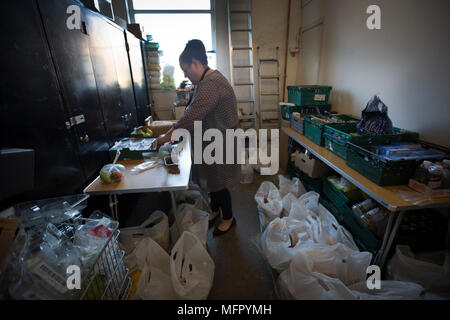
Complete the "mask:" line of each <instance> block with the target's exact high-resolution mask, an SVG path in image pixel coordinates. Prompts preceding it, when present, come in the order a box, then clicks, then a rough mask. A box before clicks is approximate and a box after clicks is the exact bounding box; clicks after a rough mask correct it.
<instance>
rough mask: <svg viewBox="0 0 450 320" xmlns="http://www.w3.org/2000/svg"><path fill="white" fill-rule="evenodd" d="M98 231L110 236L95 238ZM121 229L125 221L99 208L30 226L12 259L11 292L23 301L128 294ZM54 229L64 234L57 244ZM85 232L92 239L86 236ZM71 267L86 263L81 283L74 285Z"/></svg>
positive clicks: (116, 297)
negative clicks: (95, 210)
mask: <svg viewBox="0 0 450 320" xmlns="http://www.w3.org/2000/svg"><path fill="white" fill-rule="evenodd" d="M105 218H107V220H103V219H105ZM106 221H107V222H108V223H106ZM91 226H96V227H95V228H92V227H91ZM97 228H100V229H97ZM102 228H103V229H102ZM93 230H101V231H98V232H99V233H100V232H103V234H104V235H105V236H101V237H100V236H99V235H98V234H95V237H93V236H91V235H94V234H93V233H91V232H93ZM96 232H97V231H96ZM119 233H120V230H119V223H118V222H117V221H114V220H112V219H110V218H109V217H107V216H105V215H103V214H102V213H100V212H99V211H97V212H94V214H93V215H91V217H90V218H89V219H87V218H82V217H76V218H74V219H70V220H66V221H64V222H61V223H57V224H51V223H50V224H47V225H40V226H35V227H33V228H30V229H28V230H27V231H26V235H25V236H24V238H25V240H24V241H22V243H23V244H22V245H20V244H18V245H17V250H16V249H15V250H14V251H15V252H13V253H12V254H11V256H10V258H9V259H8V260H9V261H8V265H9V266H8V269H7V270H6V272H5V273H7V276H6V277H7V279H8V282H9V284H8V287H9V290H8V291H9V295H10V296H11V297H12V298H13V299H21V300H22V299H25V300H48V299H52V300H78V299H80V300H121V299H128V296H129V294H130V290H131V279H130V276H129V270H128V269H127V268H126V266H125V262H124V255H125V252H124V251H123V250H120V249H119V243H118V237H119ZM49 234H50V235H49ZM51 234H59V235H60V236H61V237H60V238H54V239H58V241H57V242H54V243H53V247H52V243H51V242H49V240H48V239H49V238H52V236H51ZM83 237H86V238H84V240H85V241H86V242H82V241H80V239H83ZM93 239H94V240H93ZM91 241H93V242H91ZM55 252H59V253H58V255H57V256H55V255H54V253H55ZM68 266H78V267H79V268H80V269H79V270H80V273H81V274H80V279H79V280H80V281H79V282H80V287H79V288H74V289H70V288H69V286H68V284H69V282H70V281H68V280H69V276H70V275H68V271H67V270H68V269H67V267H68Z"/></svg>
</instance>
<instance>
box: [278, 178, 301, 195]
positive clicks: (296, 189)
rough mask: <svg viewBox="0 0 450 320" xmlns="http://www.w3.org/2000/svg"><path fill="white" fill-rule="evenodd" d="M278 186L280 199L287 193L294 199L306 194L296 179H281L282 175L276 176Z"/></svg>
mask: <svg viewBox="0 0 450 320" xmlns="http://www.w3.org/2000/svg"><path fill="white" fill-rule="evenodd" d="M278 181H279V183H278V185H279V188H280V197H281V198H284V197H285V196H286V195H287V194H288V193H291V194H292V195H294V196H295V197H296V198H298V197H300V196H301V195H303V194H305V193H306V189H305V187H304V186H303V184H302V183H301V182H300V180H299V179H298V178H296V177H294V178H292V180H291V179H288V178H285V177H283V175H281V174H279V175H278Z"/></svg>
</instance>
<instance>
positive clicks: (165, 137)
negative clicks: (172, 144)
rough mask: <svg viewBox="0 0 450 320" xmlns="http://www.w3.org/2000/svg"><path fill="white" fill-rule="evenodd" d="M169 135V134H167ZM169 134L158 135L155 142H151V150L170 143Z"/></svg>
mask: <svg viewBox="0 0 450 320" xmlns="http://www.w3.org/2000/svg"><path fill="white" fill-rule="evenodd" d="M169 133H170V134H169ZM171 135H172V134H171V132H170V131H169V132H168V133H166V134H162V135H160V136H159V137H158V138H156V140H155V141H153V144H152V149H157V148H158V147H159V146H162V145H163V144H165V143H166V142H169V141H170V137H171Z"/></svg>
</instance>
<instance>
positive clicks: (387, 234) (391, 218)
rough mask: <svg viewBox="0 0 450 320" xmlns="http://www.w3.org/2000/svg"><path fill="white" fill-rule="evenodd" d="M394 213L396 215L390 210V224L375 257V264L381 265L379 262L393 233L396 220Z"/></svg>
mask: <svg viewBox="0 0 450 320" xmlns="http://www.w3.org/2000/svg"><path fill="white" fill-rule="evenodd" d="M394 215H395V213H394V212H390V213H389V220H388V224H387V226H386V230H384V236H383V242H382V244H381V247H380V249H379V250H378V253H377V256H376V258H375V264H377V265H379V262H380V260H381V256H382V255H383V253H384V250H385V248H386V243H387V240H388V238H389V235H390V234H391V229H392V223H393V222H394Z"/></svg>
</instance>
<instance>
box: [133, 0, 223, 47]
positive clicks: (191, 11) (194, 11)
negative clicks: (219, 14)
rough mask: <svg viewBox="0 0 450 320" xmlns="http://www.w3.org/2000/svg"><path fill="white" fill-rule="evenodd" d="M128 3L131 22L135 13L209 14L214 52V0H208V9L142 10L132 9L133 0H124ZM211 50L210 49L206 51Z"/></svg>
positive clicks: (134, 20) (134, 21)
mask: <svg viewBox="0 0 450 320" xmlns="http://www.w3.org/2000/svg"><path fill="white" fill-rule="evenodd" d="M126 2H127V5H128V14H129V16H130V21H131V23H136V19H135V15H136V14H146V13H147V14H190V13H191V14H199V13H200V14H202V13H204V14H210V15H211V33H212V34H211V42H212V48H211V50H212V52H216V1H215V0H210V3H211V6H210V10H144V9H134V7H133V0H126ZM208 52H211V51H208Z"/></svg>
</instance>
